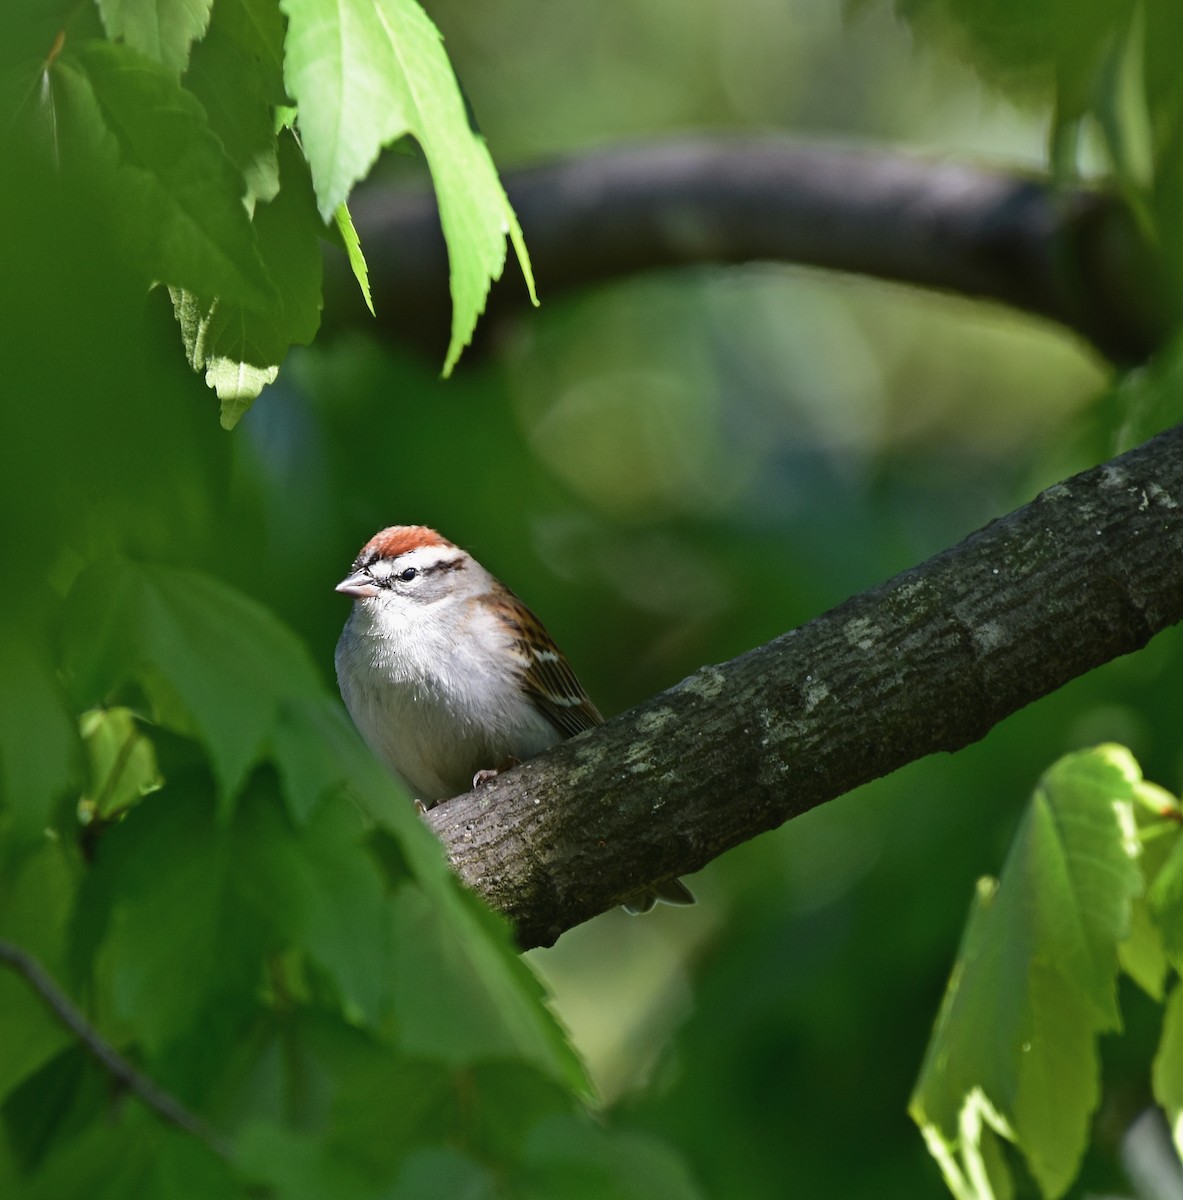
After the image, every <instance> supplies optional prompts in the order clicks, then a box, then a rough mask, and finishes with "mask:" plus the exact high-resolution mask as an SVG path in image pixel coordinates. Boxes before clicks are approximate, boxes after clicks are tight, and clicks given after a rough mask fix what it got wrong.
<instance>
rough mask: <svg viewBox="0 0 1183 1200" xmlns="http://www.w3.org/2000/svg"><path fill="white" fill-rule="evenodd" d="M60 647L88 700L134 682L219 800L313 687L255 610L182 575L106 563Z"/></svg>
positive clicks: (293, 653) (274, 624)
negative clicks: (197, 752)
mask: <svg viewBox="0 0 1183 1200" xmlns="http://www.w3.org/2000/svg"><path fill="white" fill-rule="evenodd" d="M65 640H66V650H67V653H66V661H67V666H68V669H69V671H70V673H71V675H72V677H73V679H74V680H75V683H76V685H77V688H78V690H79V691H80V692H81V693H82V694H83V695H84V696H85V697H87V698H88V700H89V702H90V703H92V704H93V703H94V702H96V701H101V700H102V698H103V697H104V696H105V695H107V694H108V693H109V692H111V691H112V690H113V689H115V688H116V687H117V686H118V685H120V684H121V683H124V682H128V681H136V682H138V683H139V684H140V685H141V686H142V687H143V689H144V691H145V693H146V694H147V695H148V697H149V699H150V700H151V701H152V704H153V707H154V713H155V717H156V719H157V720H158V721H159V722H160V723H161V724H163V725H165V726H166V727H167V728H170V729H172V730H174V731H176V732H178V733H182V734H186V735H193V736H196V737H197V739H198V740H199V741H200V742H201V743H202V745H203V746H204V747H205V748H206V749H207V751H208V752H209V755H210V761H211V763H212V766H213V770H214V775H215V777H216V778H217V780H218V782H219V784H220V790H221V793H222V798H223V802H224V803H228V802H229V801H230V800H231V799H232V798H233V796H234V794H235V792H236V791H237V790H238V789H239V788H240V787H241V785H242V782H243V780H244V778H245V777H246V773H247V771H248V770H249V769H250V767H251V766H252V765H253V764H254V763H256V762H258V761H259V760H260V759H261V758H262V757H264V755H265V752H266V751H267V749H268V748H269V746H270V742H271V738H272V733H273V731H274V729H275V726H276V724H277V722H278V720H279V712H280V710H281V708H282V706H283V705H284V704H285V703H286V702H287V701H288V699H289V698H291V697H296V696H300V695H309V694H311V695H317V694H320V690H321V689H320V680H319V678H318V676H317V672H316V668H315V667H314V666H313V664H312V662H311V660H310V659H309V658H308V654H307V651H306V650H305V649H304V647H303V645H301V643H300V642H299V641H298V640H297V639H296V638H295V637H294V636H293V635H292V634H291V633H290V632H289V631H288V630H287V629H285V628H284V627H283V626H282V625H281V624H280V623H279V622H278V621H276V619H275V618H274V617H273V616H272V615H271V614H270V613H269V612H268V611H267V610H266V609H264V608H262V607H261V606H260V605H258V604H255V603H254V602H253V601H250V600H247V599H246V598H245V597H243V596H240V595H239V594H238V593H236V592H233V591H231V590H230V589H229V588H226V587H225V586H223V585H222V584H220V583H217V582H215V581H214V580H212V579H209V578H207V577H206V576H203V575H199V574H197V573H196V572H192V571H183V570H178V569H175V568H169V567H150V566H141V565H137V564H133V563H128V562H123V561H120V560H115V559H113V560H109V561H107V562H105V563H103V564H102V565H100V566H98V567H96V568H93V569H92V570H91V571H88V572H85V573H84V574H82V575H80V576H79V578H78V580H77V582H76V583H75V585H74V588H73V590H72V591H71V594H70V597H69V599H68V601H67V613H66V626H65Z"/></svg>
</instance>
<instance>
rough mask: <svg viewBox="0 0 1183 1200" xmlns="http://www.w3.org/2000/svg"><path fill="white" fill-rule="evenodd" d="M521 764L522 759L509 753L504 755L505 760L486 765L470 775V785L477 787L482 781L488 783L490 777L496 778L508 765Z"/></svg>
mask: <svg viewBox="0 0 1183 1200" xmlns="http://www.w3.org/2000/svg"><path fill="white" fill-rule="evenodd" d="M521 765H522V760H521V759H520V758H514V756H513V755H512V754H510V755H508V756H507V757H506V759H505V761H504V762H502V763H500V764H499V765H498V766H496V767H486V768H485V770H483V771H478V772H477V773H476V774H475V775H474V776H473V777H472V786H473V787H474V788H479V787H480V786H481V784H482V783H488V782H489V780H490V779H496V778H497V776H498V775H500V774H501V772H502V771H508V770H509V769H510V767H520V766H521Z"/></svg>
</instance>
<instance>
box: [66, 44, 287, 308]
mask: <svg viewBox="0 0 1183 1200" xmlns="http://www.w3.org/2000/svg"><path fill="white" fill-rule="evenodd" d="M51 75H52V81H53V91H54V103H55V106H56V110H57V118H56V119H57V124H58V127H59V128H60V129H61V130H63V135H62V139H61V142H62V150H61V156H62V160H63V166H64V167H66V168H69V169H72V170H73V169H78V170H81V171H83V172H89V174H90V175H91V176H92V177H93V178H94V179H96V180H98V181H99V183H100V185H101V186H102V187H105V188H106V189H107V191H108V193H109V195H110V198H111V199H110V202H111V205H112V208H113V210H114V211H117V212H118V213H120V214H121V216H122V218H123V221H124V223H125V228H126V236H127V240H128V243H129V250H130V252H132V253H134V254H135V256H136V258H137V259H138V260H140V261H142V263H143V270H144V274H145V276H146V279H147V280H157V281H161V282H164V283H166V284H169V285H170V286H173V287H183V288H186V289H188V290H190V291H192V292H195V293H197V294H198V295H201V296H205V297H214V296H218V297H221V298H222V299H223V300H224V301H231V300H233V301H236V302H239V303H243V304H250V305H254V306H256V307H258V308H260V309H262V310H266V309H267V308H268V307H269V306H270V305H271V304H273V303H274V302H275V301H276V299H277V295H276V291H275V288H274V285H273V284H272V282H271V280H270V278H269V277H268V275H267V271H266V268H265V267H264V265H263V261H262V258H261V257H260V254H259V249H258V245H257V243H256V239H255V234H254V230H253V229H252V227H251V223H250V220H249V219H248V217H247V213H246V209H245V208H244V207H243V203H242V199H243V196H244V194H245V192H246V184H245V183H244V181H243V178H242V175H241V173H240V172H239V171H238V169H237V168H236V167H235V165H234V163H233V162H232V161H231V160H230V158H229V157H228V156H227V154H226V152H225V150H224V149H223V148H222V144H221V142H220V141H219V140H218V139H217V138H216V137H215V136H214V134H213V133H211V132H210V130H209V127H208V123H207V120H206V114H205V110H204V109H203V108H202V107H201V104H200V103H199V102H198V100H197V99H196V97H194V96H193V95H192V93H190V92H188V91H186V90H185V89H184V88H182V87H181V86H180V84H179V83H178V82H177V81H176V80H175V79H174V78H173V77H172V76H171V74H170V73H169V72H168V71H167V70H166V69H165V68H164V67H162V66H160V65H159V64H158V63H155V62H152V61H151V60H150V59H148V58H145V57H144V56H142V55H140V54H137V53H136V52H135V51H134V50H131V49H129V48H128V47H127V46H123V45H113V44H108V43H103V42H88V43H84V44H83V45H81V46H78V47H76V48H75V49H74V50H73V51H72V52H70V53H68V54H63V55H61V56H60V57H59V58H58V59H57V60H55V62H54V64H53V67H52V68H51Z"/></svg>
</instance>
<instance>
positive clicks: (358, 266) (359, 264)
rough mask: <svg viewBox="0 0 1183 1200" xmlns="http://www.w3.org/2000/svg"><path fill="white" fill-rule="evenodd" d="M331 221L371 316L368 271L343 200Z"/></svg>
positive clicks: (372, 303)
mask: <svg viewBox="0 0 1183 1200" xmlns="http://www.w3.org/2000/svg"><path fill="white" fill-rule="evenodd" d="M333 220H334V221H335V222H336V225H337V230H338V232H339V233H340V234H341V240H342V241H343V242H344V244H345V253H346V254H347V255H348V256H349V265H350V267H352V268H353V276H354V278H355V279H356V280H357V285H358V287H360V288H361V294H362V297H363V298H364V299H365V302H366V308H368V309H369V310H370V316H373V315H374V301H373V298H372V297H371V296H370V269H369V267H367V266H366V259H365V255H364V254H363V253H362V249H361V241H360V240H359V239H358V236H357V230H356V229H354V227H353V218H352V217H351V216H350V215H349V208H348V206H347V205H346V203H345V201H344V200H342V201H341V203H340V204H338V205H337V210H336V212H335V213H334V214H333Z"/></svg>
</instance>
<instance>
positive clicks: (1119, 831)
mask: <svg viewBox="0 0 1183 1200" xmlns="http://www.w3.org/2000/svg"><path fill="white" fill-rule="evenodd" d="M1139 782H1140V773H1139V771H1138V768H1137V764H1136V763H1135V762H1134V761H1133V759H1132V757H1131V756H1130V755H1129V753H1128V751H1125V750H1123V749H1122V748H1120V747H1114V746H1104V747H1099V748H1098V749H1095V750H1091V751H1083V752H1081V753H1079V754H1072V755H1068V756H1067V757H1065V758H1063V759H1061V760H1060V761H1059V762H1058V763H1056V764H1055V766H1053V767H1052V768H1051V769H1050V770H1049V771H1048V772H1047V773H1046V774H1045V775H1044V777H1043V779H1042V780H1041V781H1040V784H1039V787H1038V788H1037V789H1036V791H1035V794H1034V796H1033V797H1032V800H1031V803H1030V805H1029V806H1028V808H1027V811H1026V813H1025V814H1024V816H1023V820H1022V822H1021V823H1020V826H1019V829H1018V831H1017V832H1016V835H1015V839H1014V842H1013V844H1012V846H1011V849H1010V852H1009V853H1008V855H1007V859H1006V863H1005V866H1004V867H1003V872H1002V876H1001V879H1000V882H999V883H998V885H997V887H995V886H994V885H993V884H990V885H988V886H984V887H981V888H979V892H978V898H977V903H976V904H975V907H974V910H973V912H972V914H971V916H970V920H969V923H968V925H967V927H966V931H965V936H964V939H963V941H962V946H961V950H960V952H959V954H958V961H957V964H956V966H955V967H954V970H953V975H952V977H951V979H950V982H949V990H948V992H947V994H946V996H945V1000H944V1003H943V1005H942V1007H941V1012H940V1015H939V1017H938V1018H937V1024H936V1028H935V1030H934V1032H933V1036H932V1040H931V1041H930V1043H929V1046H928V1051H927V1053H926V1055H925V1060H924V1065H923V1067H922V1068H921V1072H920V1078H919V1080H918V1082H917V1085H916V1090H915V1092H914V1093H913V1096H912V1101H911V1105H910V1111H911V1113H912V1116H913V1118H914V1119H915V1120H916V1122H917V1124H918V1125H920V1127H921V1129H922V1131H923V1132H924V1135H925V1139H926V1140H927V1141H928V1142H929V1143H930V1145H939V1146H942V1147H944V1150H945V1154H946V1158H947V1160H950V1161H955V1160H956V1158H957V1157H958V1156H959V1155H960V1157H961V1159H962V1161H963V1162H964V1163H965V1164H966V1166H967V1170H966V1171H965V1175H966V1176H967V1177H968V1176H969V1174H970V1172H969V1170H968V1167H969V1165H970V1164H971V1162H972V1159H973V1157H974V1155H975V1154H978V1153H980V1150H979V1148H978V1147H975V1146H973V1145H969V1144H967V1143H966V1142H965V1141H964V1140H963V1138H964V1133H963V1121H964V1116H965V1112H966V1110H967V1106H969V1105H972V1104H975V1103H976V1104H977V1105H978V1107H979V1110H980V1111H988V1112H990V1113H993V1114H996V1117H997V1122H996V1123H995V1122H991V1124H993V1125H994V1126H995V1127H996V1128H997V1129H998V1131H999V1132H1000V1133H1002V1134H1003V1136H1006V1137H1008V1138H1010V1139H1011V1140H1013V1141H1014V1142H1015V1143H1016V1145H1017V1146H1018V1147H1019V1149H1020V1150H1021V1151H1022V1152H1023V1154H1024V1156H1025V1157H1026V1159H1027V1163H1028V1166H1029V1168H1030V1170H1031V1173H1032V1175H1033V1176H1034V1177H1035V1179H1036V1180H1037V1181H1038V1183H1039V1185H1040V1188H1041V1190H1042V1191H1043V1193H1044V1195H1045V1196H1048V1197H1054V1196H1059V1195H1061V1194H1062V1193H1063V1192H1064V1191H1065V1190H1066V1189H1067V1187H1068V1186H1069V1184H1070V1183H1071V1181H1072V1179H1073V1177H1074V1175H1075V1173H1076V1170H1077V1167H1078V1165H1079V1161H1080V1156H1081V1154H1082V1153H1083V1151H1084V1147H1085V1143H1086V1139H1087V1132H1088V1122H1089V1118H1090V1116H1091V1114H1092V1113H1093V1111H1094V1110H1095V1108H1096V1106H1097V1102H1098V1098H1099V1088H1098V1071H1099V1065H1098V1058H1097V1045H1096V1042H1097V1036H1098V1034H1100V1033H1102V1032H1105V1031H1108V1030H1112V1029H1116V1028H1118V1027H1119V1024H1120V1016H1119V1013H1118V1009H1117V992H1116V982H1117V980H1116V976H1117V968H1118V949H1117V948H1118V944H1119V942H1120V941H1121V939H1122V938H1123V937H1125V936H1126V934H1127V932H1128V929H1129V922H1130V905H1131V902H1132V900H1133V898H1134V897H1135V896H1136V895H1137V894H1138V892H1139V890H1140V888H1141V876H1140V874H1139V872H1138V870H1137V867H1136V865H1135V864H1134V862H1133V860H1132V857H1131V855H1132V853H1134V852H1136V846H1135V845H1134V843H1133V841H1132V837H1131V835H1132V830H1133V811H1132V805H1133V792H1134V789H1135V787H1136V786H1137V784H1138V783H1139ZM983 1106H984V1108H983ZM972 1194H977V1193H972Z"/></svg>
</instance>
